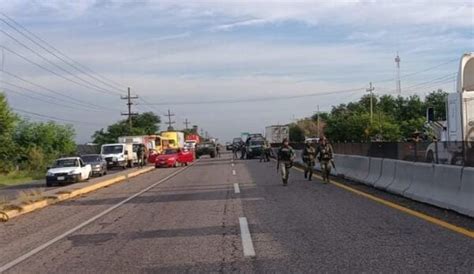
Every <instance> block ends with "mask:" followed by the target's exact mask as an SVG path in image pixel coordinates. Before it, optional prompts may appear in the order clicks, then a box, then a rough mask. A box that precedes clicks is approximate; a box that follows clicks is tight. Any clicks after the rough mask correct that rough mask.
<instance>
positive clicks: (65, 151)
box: [13, 120, 76, 170]
mask: <svg viewBox="0 0 474 274" xmlns="http://www.w3.org/2000/svg"><path fill="white" fill-rule="evenodd" d="M74 137H75V132H74V129H73V127H72V126H71V125H60V124H56V123H54V122H47V123H43V122H30V121H28V120H23V121H21V122H20V123H18V126H17V127H16V129H15V132H14V134H13V139H14V142H15V143H16V144H17V146H18V150H17V155H19V159H18V162H19V163H20V164H21V165H22V166H23V167H24V168H27V169H31V170H39V169H44V168H45V167H46V165H47V164H48V163H51V161H53V160H54V159H56V158H58V157H61V156H69V155H72V154H74V153H75V151H76V143H75V142H74Z"/></svg>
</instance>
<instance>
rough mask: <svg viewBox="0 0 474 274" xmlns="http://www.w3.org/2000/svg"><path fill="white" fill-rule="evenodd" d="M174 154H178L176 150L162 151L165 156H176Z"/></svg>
mask: <svg viewBox="0 0 474 274" xmlns="http://www.w3.org/2000/svg"><path fill="white" fill-rule="evenodd" d="M176 153H178V150H177V149H166V150H165V151H164V154H166V155H169V154H176Z"/></svg>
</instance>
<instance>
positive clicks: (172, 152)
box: [155, 148, 194, 168]
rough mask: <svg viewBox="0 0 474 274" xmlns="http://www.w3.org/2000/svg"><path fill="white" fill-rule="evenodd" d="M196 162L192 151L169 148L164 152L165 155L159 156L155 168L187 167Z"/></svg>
mask: <svg viewBox="0 0 474 274" xmlns="http://www.w3.org/2000/svg"><path fill="white" fill-rule="evenodd" d="M193 161H194V155H193V153H192V151H189V150H183V149H176V148H168V149H165V150H164V151H163V154H161V155H158V157H156V161H155V167H156V168H159V167H177V166H178V165H185V166H187V165H188V164H189V163H192V162H193Z"/></svg>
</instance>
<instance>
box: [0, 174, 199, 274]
mask: <svg viewBox="0 0 474 274" xmlns="http://www.w3.org/2000/svg"><path fill="white" fill-rule="evenodd" d="M189 166H191V165H189ZM189 166H188V167H189ZM185 169H186V168H183V169H180V170H178V171H176V172H174V173H172V174H170V175H168V176H167V177H165V178H163V179H161V180H160V181H158V182H156V183H154V184H152V185H151V186H149V187H147V188H145V189H143V190H141V191H140V192H137V193H135V194H133V195H132V196H130V197H128V198H127V199H125V200H123V201H121V202H119V203H118V204H116V205H114V206H112V207H110V208H108V209H106V210H104V211H102V212H101V213H99V214H97V215H96V216H94V217H92V218H90V219H89V220H87V221H85V222H83V223H82V224H80V225H78V226H76V227H74V228H72V229H70V230H68V231H66V232H64V233H63V234H61V235H59V236H57V237H56V238H54V239H52V240H49V241H48V242H46V243H44V244H42V245H40V246H38V247H37V248H35V249H33V250H31V251H29V252H28V253H26V254H24V255H22V256H20V257H18V258H16V259H15V260H13V261H11V262H9V263H7V264H5V265H3V266H2V267H0V273H2V272H4V271H6V270H8V269H10V268H12V267H14V266H15V265H17V264H19V263H21V262H22V261H24V260H26V259H28V258H29V257H31V256H33V255H35V254H36V253H38V252H40V251H41V250H43V249H45V248H47V247H48V246H50V245H52V244H54V243H56V242H57V241H59V240H61V239H63V238H65V237H67V236H68V235H70V234H72V233H74V232H75V231H77V230H79V229H81V228H83V227H85V226H86V225H88V224H90V223H92V222H94V221H95V220H97V219H99V218H100V217H102V216H104V215H106V214H108V213H109V212H111V211H112V210H114V209H116V208H118V207H119V206H121V205H123V204H125V203H126V202H128V201H130V200H132V199H133V198H136V197H137V196H140V195H142V194H143V193H145V192H147V191H148V190H150V189H152V188H154V187H155V186H157V185H159V184H161V183H163V182H164V181H166V180H169V179H170V178H172V177H174V176H176V175H177V174H178V173H181V172H183V171H184V170H185Z"/></svg>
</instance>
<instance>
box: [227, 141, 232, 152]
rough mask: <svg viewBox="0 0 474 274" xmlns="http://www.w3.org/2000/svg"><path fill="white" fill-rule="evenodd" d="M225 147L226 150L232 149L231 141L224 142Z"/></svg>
mask: <svg viewBox="0 0 474 274" xmlns="http://www.w3.org/2000/svg"><path fill="white" fill-rule="evenodd" d="M225 149H226V150H227V151H229V150H232V143H230V142H227V143H225Z"/></svg>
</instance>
